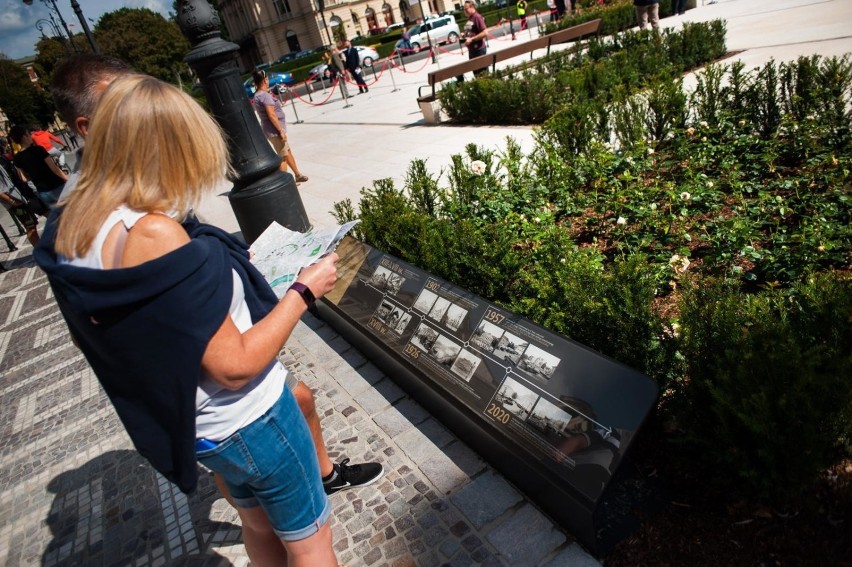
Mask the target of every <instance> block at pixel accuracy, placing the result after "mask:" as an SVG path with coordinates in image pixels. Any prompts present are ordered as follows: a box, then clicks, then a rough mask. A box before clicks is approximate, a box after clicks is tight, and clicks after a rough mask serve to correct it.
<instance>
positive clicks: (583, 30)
mask: <svg viewBox="0 0 852 567" xmlns="http://www.w3.org/2000/svg"><path fill="white" fill-rule="evenodd" d="M600 28H601V20H600V18H598V19H596V20H591V21H588V22H586V23H583V24H580V25H578V26H573V27H570V28H565V29H564V30H559V31H557V32H554V33H551V34H547V35H543V36H541V37H537V38H535V39H531V40H529V41H525V42H523V43H518V44H516V45H511V46H509V47H507V48H506V49H503V50H502V51H496V52H494V53H486V54H485V55H480V56H479V57H475V58H473V59H468V60H467V61H463V62H461V63H456V64H455V65H450V66H449V67H444V68H443V69H437V70H435V71H432V72H430V73H429V74H428V75H427V77H426V81H427V82H428V83H429V84H428V85H423V86H424V87H432V94H431V95H427V96H422V93H421V92H420V89H418V92H417V101H418V102H432V101H434V100H435V99H436V94H435V85H437V84H439V83H442V82H443V81H446V80H448V79H452V78H454V77H458V76H459V75H464V74H465V73H468V72H473V71H480V70H482V69H487V68H489V67H490V68H491V71H492V72H494V71H496V70H497V63H500V62H501V61H506V60H508V59H513V58H515V57H518V56H519V55H525V54H527V53H532V52H533V51H536V50H537V49H547V54H548V55H549V54H550V47H551V46H552V45H559V44H561V43H568V42H569V41H575V40H578V39H581V38H583V37H585V36H587V35H591V34H597V33H598V32H599V31H600ZM422 88H423V87H421V89H422Z"/></svg>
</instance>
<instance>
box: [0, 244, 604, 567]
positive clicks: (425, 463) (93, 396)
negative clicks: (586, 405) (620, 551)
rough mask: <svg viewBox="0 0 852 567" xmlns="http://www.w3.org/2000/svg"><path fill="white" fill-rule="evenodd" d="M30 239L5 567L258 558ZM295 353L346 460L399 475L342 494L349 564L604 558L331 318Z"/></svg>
mask: <svg viewBox="0 0 852 567" xmlns="http://www.w3.org/2000/svg"><path fill="white" fill-rule="evenodd" d="M10 232H13V233H14V230H13V231H10ZM15 243H16V245H17V246H18V247H19V249H20V250H19V251H18V252H14V253H10V254H8V255H5V256H0V260H3V263H4V265H5V266H6V267H7V268H8V269H9V271H6V272H0V564H3V565H8V566H17V565H36V564H42V565H45V566H54V565H152V566H161V565H216V566H218V565H235V566H240V567H242V566H246V565H249V560H248V557H247V556H246V554H245V549H244V547H243V545H242V540H241V536H240V526H239V517H238V515H237V513H236V512H235V511H234V510H233V508H231V507H230V506H229V505H228V504H227V503H226V502H225V500H224V499H223V498H221V497H220V496H219V493H218V491H217V490H216V488H215V485H214V484H213V481H212V478H211V476H210V475H209V473H206V472H205V473H203V474H202V476H201V480H200V483H199V488H198V490H197V491H196V492H195V493H194V494H192V495H190V496H185V495H184V494H182V493H181V492H180V491H179V490H177V489H176V488H175V487H173V486H172V485H171V484H170V483H169V482H167V481H166V480H165V479H163V478H162V477H161V476H160V475H159V474H157V473H156V472H155V471H154V470H153V469H152V468H151V467H150V466H149V465H148V464H147V462H146V461H145V460H144V459H142V458H141V457H139V455H138V454H137V453H136V452H135V451H134V450H133V445H132V443H131V442H130V440H129V438H128V437H127V435H126V433H125V432H124V429H123V427H122V425H121V423H120V421H119V420H118V418H117V416H116V414H115V412H114V410H113V408H112V406H111V404H110V403H109V400H108V399H107V398H106V396H105V394H104V393H103V391H102V390H101V388H100V386H99V384H98V382H97V380H96V379H95V377H94V375H93V374H92V372H91V370H90V369H89V366H88V364H87V363H86V361H85V359H84V358H83V356H82V355H81V354H80V352H79V351H78V350H77V349H76V347H74V346H73V344H72V343H71V341H70V338H69V335H68V332H67V329H66V327H65V324H64V322H63V321H62V317H61V315H60V313H59V310H58V308H57V307H56V304H55V302H54V300H53V297H52V294H51V291H50V287H49V286H48V284H47V281H46V278H45V277H44V275H43V274H42V273H41V272H40V270H38V268H37V267H36V266H35V265H34V264H33V263H32V259H31V256H30V252H31V249H30V248H29V247H28V245H27V243H26V240H25V239H23V238H22V237H16V238H15ZM164 355H165V353H164ZM282 360H283V361H284V363H285V364H286V366H287V367H288V368H289V369H290V370H291V371H292V372H294V373H295V374H296V376H298V377H299V379H301V380H302V381H304V382H305V383H307V384H308V385H309V386H310V387H311V388H313V389H314V391H315V393H316V401H317V408H318V411H319V413H320V416H321V420H322V424H323V430H324V432H325V436H326V443H327V445H328V447H329V450H330V453H331V455H332V458H333V459H341V458H344V457H349V458H350V459H352V462H353V463H357V462H362V461H366V460H377V461H380V462H382V463H383V464H384V466H385V469H386V471H387V472H386V475H385V477H384V478H383V479H381V480H380V481H379V482H377V483H376V484H374V485H372V486H368V487H363V488H360V489H356V490H350V491H348V492H343V493H340V494H336V495H334V496H333V497H332V504H333V506H334V515H333V520H332V528H333V533H334V548H335V550H336V551H337V555H338V559H339V560H340V562H341V563H342V564H346V565H349V566H360V565H369V566H393V567H408V566H414V565H422V566H433V565H436V566H437V565H458V566H467V565H483V566H499V565H542V564H545V563H547V564H548V565H573V564H582V565H596V564H598V563H597V562H596V561H594V560H593V559H592V558H591V557H590V556H589V555H588V554H586V553H585V552H584V551H583V550H582V548H580V546H579V545H577V544H576V543H573V540H572V539H571V537H570V536H569V535H567V534H566V533H564V532H563V531H561V530H560V529H559V528H558V527H556V526H555V525H554V524H553V523H552V522H551V521H550V520H549V518H547V516H545V515H543V514H542V513H541V512H540V511H539V510H538V509H537V508H536V507H535V506H534V505H533V504H531V503H530V502H529V501H527V499H526V498H525V497H524V495H523V494H521V493H520V492H519V491H518V490H516V489H515V488H514V487H513V486H512V485H511V484H510V483H509V482H507V481H506V480H505V479H503V477H502V476H500V475H499V474H498V473H496V472H495V471H494V470H492V469H491V467H490V466H488V464H487V463H485V462H484V461H483V460H482V459H481V458H480V457H479V456H478V455H477V454H476V453H474V452H473V451H471V450H470V449H469V448H468V447H467V446H465V445H464V444H463V443H461V442H460V441H459V440H458V439H456V437H455V436H454V435H453V434H452V433H451V432H450V431H448V430H447V429H446V428H445V427H444V426H442V425H441V424H440V423H439V422H438V421H437V420H436V419H435V418H434V417H433V416H431V415H430V414H429V413H428V412H426V411H425V410H424V409H423V408H422V407H420V406H419V405H418V404H417V403H416V402H414V401H413V400H411V399H410V398H409V397H408V396H407V395H406V394H405V393H404V392H403V391H402V390H401V389H400V388H399V387H398V386H397V385H396V384H395V383H394V382H393V381H392V380H391V379H390V378H388V377H387V376H385V375H384V374H383V373H382V372H381V371H380V370H379V369H378V368H377V367H375V366H374V365H373V364H372V363H370V362H369V361H368V360H367V359H366V358H365V357H364V356H363V355H362V354H361V353H360V352H358V351H357V350H356V349H354V348H352V347H351V346H350V345H349V344H348V343H347V342H346V341H345V340H343V339H342V338H341V337H340V336H339V335H338V334H337V333H336V332H335V331H334V330H333V329H332V328H330V327H329V326H327V325H325V324H324V323H323V322H322V321H320V320H319V319H316V318H314V317H311V316H307V317H306V318H305V319H303V322H302V323H300V324H299V326H298V327H297V329H296V330H295V332H294V333H293V336H292V337H291V339H290V341H289V342H288V345H287V347H286V348H285V349H284V351H283V352H282Z"/></svg>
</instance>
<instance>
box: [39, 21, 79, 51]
mask: <svg viewBox="0 0 852 567" xmlns="http://www.w3.org/2000/svg"><path fill="white" fill-rule="evenodd" d="M35 27H36V29H37V30H38V31H39V32H41V37H42V38H43V39H47V34H45V33H44V28H45V27H47V28H50V32H51V34H52V37H54V38H56V39H58V40H59V41H60V42H61V43H62V48H63V49H65V51H70V50H71V48H72V45H73V44H71V45H69V44H68V43H67V41H68V38H66V37H65V36H64V35H62V31H61V30H60V29H59V26H57V25H56V21H54V19H53V14H51V15H50V19H49V20H45V19H44V18H41V19H38V20H36V23H35ZM76 47H77V46H76V45H74V46H73V48H74V51H76Z"/></svg>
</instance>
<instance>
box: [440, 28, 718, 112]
mask: <svg viewBox="0 0 852 567" xmlns="http://www.w3.org/2000/svg"><path fill="white" fill-rule="evenodd" d="M724 53H725V24H724V22H722V21H721V20H715V21H712V22H707V23H695V24H690V23H686V24H684V26H683V28H682V29H681V30H679V31H673V30H670V29H666V30H663V32H662V33H661V34H654V33H650V32H633V31H628V32H624V33H622V34H619V35H618V36H614V37H609V38H607V37H605V38H592V39H591V40H589V43H588V48H587V49H586V50H570V51H563V52H559V53H553V54H551V55H549V56H547V57H543V58H541V59H537V60H536V61H535V63H534V64H533V65H532V66H530V65H529V64H524V65H522V66H520V67H511V68H508V69H504V70H501V71H498V72H497V73H496V74H495V75H494V76H485V77H481V78H478V79H477V80H475V81H468V82H465V83H460V84H448V85H447V86H445V87H444V88H443V89H442V90H441V92H440V99H441V106H442V107H443V109H444V111H446V113H447V115H448V116H449V117H450V119H451V120H452V121H454V122H458V123H472V124H538V123H542V122H544V121H545V120H547V119H548V118H550V117H551V116H553V115H555V114H557V112H558V111H560V109H563V110H564V112H567V113H569V114H570V113H573V112H575V110H574V109H572V108H571V106H572V105H577V104H585V103H587V102H588V103H593V104H596V105H604V104H607V103H609V102H612V101H613V100H617V99H623V98H625V97H626V96H629V95H630V94H632V93H634V92H636V91H638V90H640V89H642V88H645V87H646V86H647V85H649V84H651V83H654V82H656V81H658V80H659V78H660V77H664V76H677V75H680V74H681V73H684V72H686V71H689V70H691V69H694V68H696V67H698V66H699V65H702V64H705V63H707V62H709V61H713V60H714V59H717V58H719V57H721V56H722V55H724Z"/></svg>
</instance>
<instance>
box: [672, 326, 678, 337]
mask: <svg viewBox="0 0 852 567" xmlns="http://www.w3.org/2000/svg"><path fill="white" fill-rule="evenodd" d="M672 336H673V337H675V338H677V337H678V336H680V323H672Z"/></svg>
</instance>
